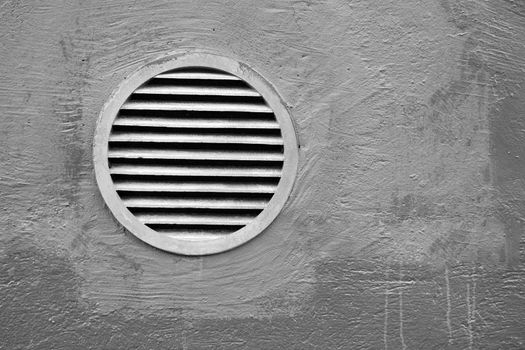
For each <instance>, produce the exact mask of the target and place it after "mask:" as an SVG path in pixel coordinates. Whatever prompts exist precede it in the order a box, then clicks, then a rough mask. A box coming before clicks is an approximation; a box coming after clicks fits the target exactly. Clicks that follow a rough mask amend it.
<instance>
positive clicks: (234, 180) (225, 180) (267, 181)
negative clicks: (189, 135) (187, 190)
mask: <svg viewBox="0 0 525 350" xmlns="http://www.w3.org/2000/svg"><path fill="white" fill-rule="evenodd" d="M111 178H112V179H113V181H114V182H119V181H137V182H140V181H145V182H157V183H163V182H179V183H189V182H214V183H216V182H217V183H221V184H226V185H229V184H232V185H235V184H253V185H277V184H278V182H279V178H273V177H240V176H235V177H232V176H158V175H119V174H112V175H111Z"/></svg>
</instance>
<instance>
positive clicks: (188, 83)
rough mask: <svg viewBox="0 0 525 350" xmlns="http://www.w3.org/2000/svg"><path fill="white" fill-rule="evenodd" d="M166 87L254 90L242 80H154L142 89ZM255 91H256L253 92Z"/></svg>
mask: <svg viewBox="0 0 525 350" xmlns="http://www.w3.org/2000/svg"><path fill="white" fill-rule="evenodd" d="M150 86H151V87H153V86H159V87H165V86H181V87H195V88H207V87H211V88H244V89H249V90H253V88H252V87H251V86H250V85H248V84H247V83H246V82H244V81H242V80H215V79H178V78H177V79H174V78H173V79H172V78H152V79H150V80H148V81H147V82H146V83H145V84H144V85H142V86H141V87H150ZM253 91H255V90H253Z"/></svg>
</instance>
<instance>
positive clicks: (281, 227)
mask: <svg viewBox="0 0 525 350" xmlns="http://www.w3.org/2000/svg"><path fill="white" fill-rule="evenodd" d="M191 48H202V49H206V50H210V51H214V52H217V53H220V54H223V55H225V56H229V57H232V58H235V59H238V60H240V61H243V62H245V63H247V64H248V65H250V66H251V67H252V68H254V69H255V70H257V71H258V72H260V73H261V74H262V75H263V76H264V77H266V79H268V80H269V81H270V82H271V83H272V84H273V85H274V86H275V87H276V89H277V90H278V91H279V93H280V94H281V95H282V98H283V99H284V101H285V102H286V103H287V105H288V106H289V109H290V112H291V115H292V117H293V119H294V122H295V125H296V131H297V135H298V138H299V140H300V169H299V174H298V177H297V182H296V185H295V187H294V189H293V192H292V195H291V197H290V199H289V201H288V202H287V205H286V206H285V209H284V210H283V212H282V213H281V215H280V216H279V217H278V218H277V219H276V220H275V222H274V223H273V224H272V225H271V226H270V227H269V228H268V229H267V230H266V231H265V232H264V233H263V234H261V235H259V236H258V237H257V238H256V239H254V240H252V241H250V242H249V243H247V244H245V245H243V246H241V247H240V248H237V249H235V250H232V251H230V252H227V253H224V254H219V255H214V256H207V257H196V258H190V257H183V256H177V255H173V254H168V253H165V252H162V251H159V250H156V249H154V248H152V247H150V246H148V245H146V244H144V243H142V242H141V241H140V240H138V239H136V238H135V237H134V236H133V235H132V234H130V233H129V232H126V231H125V230H124V229H123V228H122V227H121V226H120V225H119V223H118V222H116V221H115V220H114V219H113V217H112V215H111V214H110V212H109V210H108V209H107V208H106V207H105V205H104V202H103V200H102V197H101V195H100V194H99V193H98V188H97V186H96V183H95V177H94V173H93V165H92V139H93V133H94V129H95V124H96V120H97V117H98V113H99V112H100V110H101V108H102V106H103V104H104V103H105V101H106V99H107V98H108V96H109V95H110V93H111V92H112V90H113V89H114V88H115V87H116V86H117V85H118V84H119V83H120V82H121V81H122V80H123V79H125V78H126V76H128V75H130V74H131V73H132V72H134V71H135V70H136V69H138V68H139V67H141V65H143V64H145V63H146V62H149V61H151V60H153V59H156V58H158V57H160V56H163V55H165V54H167V53H169V52H173V51H177V52H181V51H185V50H190V49H191ZM0 59H1V64H0V77H1V78H0V198H1V199H0V213H1V214H0V348H1V349H524V348H525V263H524V251H525V238H524V233H523V231H524V226H525V225H524V213H525V172H524V170H525V117H524V111H525V3H524V2H523V1H521V0H488V1H482V0H458V1H452V0H440V1H438V0H417V1H416V0H404V1H388V0H387V1H385V0H381V1H379V0H366V1H365V0H362V1H359V0H332V1H261V0H251V1H227V0H210V1H195V0H184V1H158V0H150V1H131V0H129V1H128V0H114V1H82V0H72V1H55V0H49V1H19V0H4V1H2V2H0Z"/></svg>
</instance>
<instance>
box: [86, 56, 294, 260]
mask: <svg viewBox="0 0 525 350" xmlns="http://www.w3.org/2000/svg"><path fill="white" fill-rule="evenodd" d="M297 158H298V156H297V142H296V137H295V133H294V130H293V125H292V121H291V119H290V116H289V114H288V112H287V110H286V108H285V107H284V105H283V103H282V102H281V100H280V98H279V96H278V95H277V93H276V92H275V91H274V89H273V88H272V87H271V86H270V84H268V83H267V82H266V81H265V80H264V79H263V78H262V77H261V76H260V75H258V74H257V73H255V72H254V71H253V70H251V69H249V68H247V67H246V66H245V65H242V64H240V63H238V62H236V61H234V60H231V59H228V58H225V57H221V56H217V55H212V54H205V53H194V54H189V55H178V56H171V57H169V58H165V59H162V60H160V61H158V62H154V63H152V64H149V65H147V66H145V67H144V68H142V69H141V70H139V71H138V72H137V73H136V74H134V75H133V76H132V77H130V78H129V79H127V80H126V81H125V82H124V83H123V84H122V85H121V86H120V87H119V89H118V90H117V91H116V92H115V93H114V94H113V96H112V97H111V99H110V100H109V101H108V102H107V104H106V105H105V107H104V109H103V110H102V112H101V115H100V119H99V122H98V126H97V131H96V134H95V143H94V163H95V172H96V177H97V183H98V185H99V188H100V190H101V192H102V195H103V197H104V199H105V201H106V203H107V205H108V207H109V208H110V210H111V211H112V213H113V214H114V216H115V217H116V218H117V220H118V221H119V222H121V223H122V225H124V226H125V227H126V228H127V229H128V230H129V231H130V232H131V233H133V234H134V235H135V236H137V237H138V238H140V239H141V240H143V241H145V242H147V243H149V244H151V245H153V246H155V247H157V248H160V249H163V250H167V251H170V252H174V253H179V254H186V255H202V254H213V253H218V252H222V251H225V250H228V249H231V248H234V247H236V246H238V245H240V244H243V243H245V242H247V241H248V240H250V239H252V238H253V237H255V236H256V235H257V234H259V233H260V232H261V231H262V230H264V229H265V228H266V227H267V226H268V225H269V224H270V223H271V222H272V221H273V220H274V219H275V217H276V216H277V215H278V213H279V212H280V210H281V209H282V207H283V206H284V203H285V201H286V199H287V198H288V196H289V193H290V191H291V188H292V185H293V182H294V179H295V174H296V170H297Z"/></svg>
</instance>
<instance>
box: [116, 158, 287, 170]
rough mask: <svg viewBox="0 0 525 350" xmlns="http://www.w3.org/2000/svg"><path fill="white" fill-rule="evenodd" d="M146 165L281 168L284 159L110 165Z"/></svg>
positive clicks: (129, 161)
mask: <svg viewBox="0 0 525 350" xmlns="http://www.w3.org/2000/svg"><path fill="white" fill-rule="evenodd" d="M113 164H115V165H144V166H148V165H151V166H184V167H203V168H205V167H213V168H242V169H249V168H264V169H269V170H281V169H282V167H283V161H266V160H189V159H188V160H184V159H163V160H159V159H144V158H142V159H133V158H129V159H128V158H115V159H112V160H111V162H110V165H113Z"/></svg>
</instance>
